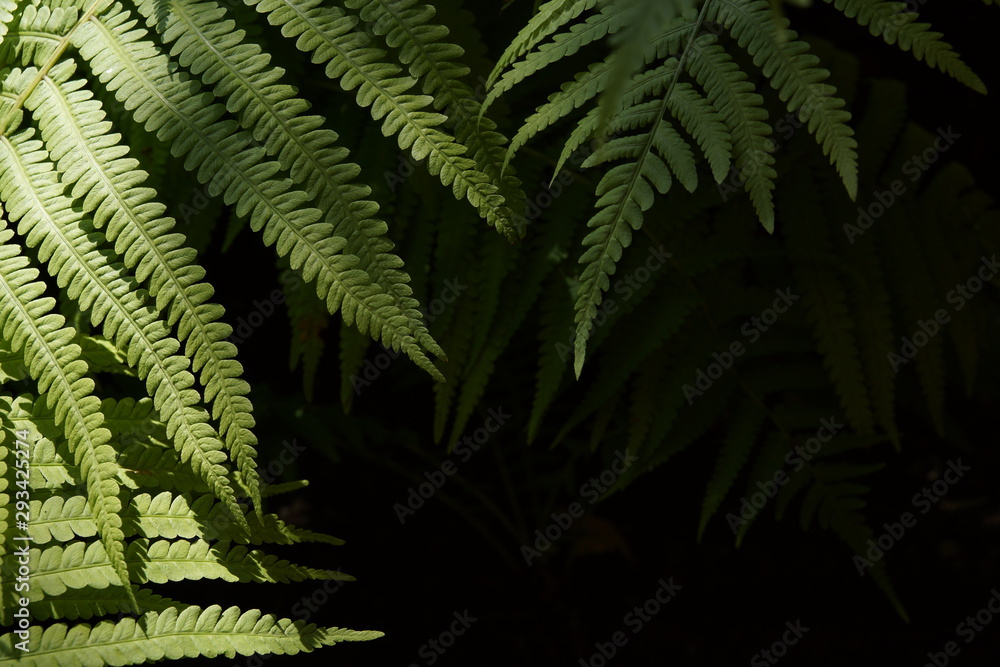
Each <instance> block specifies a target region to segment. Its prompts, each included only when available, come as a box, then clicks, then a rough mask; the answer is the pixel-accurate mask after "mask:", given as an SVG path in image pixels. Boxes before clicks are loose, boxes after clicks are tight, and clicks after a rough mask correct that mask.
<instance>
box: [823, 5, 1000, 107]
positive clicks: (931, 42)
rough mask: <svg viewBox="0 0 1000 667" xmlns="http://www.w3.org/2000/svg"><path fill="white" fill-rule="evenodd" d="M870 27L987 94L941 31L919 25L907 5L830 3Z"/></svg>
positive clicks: (891, 41)
mask: <svg viewBox="0 0 1000 667" xmlns="http://www.w3.org/2000/svg"><path fill="white" fill-rule="evenodd" d="M826 2H828V3H830V4H832V5H833V6H834V7H836V8H837V9H839V10H840V11H842V12H843V13H844V14H846V15H847V16H848V17H850V18H853V19H854V20H855V21H857V22H858V23H859V24H860V25H861V26H863V27H867V28H868V30H869V31H870V32H871V34H872V35H875V36H876V37H881V38H882V39H884V40H885V42H886V43H887V44H890V45H891V44H898V45H899V48H901V49H903V50H904V51H911V52H912V53H913V55H914V56H915V57H916V58H917V59H918V60H923V61H925V62H926V63H927V64H928V65H930V66H931V67H937V68H938V69H939V70H941V71H942V72H944V73H945V74H948V75H949V76H952V77H954V78H955V79H957V80H958V81H960V82H962V83H964V84H965V85H967V86H968V87H969V88H972V89H973V90H975V91H977V92H980V93H983V94H985V93H986V85H985V84H984V83H983V81H982V79H980V78H979V76H977V75H976V74H975V72H973V71H972V70H971V69H970V68H969V66H968V65H966V64H965V63H964V62H963V61H962V59H961V58H960V57H959V55H958V54H957V53H955V51H954V50H953V49H952V47H951V45H950V44H948V43H947V42H945V41H943V40H942V39H941V37H942V35H941V33H939V32H934V31H932V30H930V27H931V26H930V24H928V23H916V20H917V18H918V17H917V14H916V13H914V12H912V11H910V9H909V7H910V5H909V4H908V3H905V2H885V1H884V0H826Z"/></svg>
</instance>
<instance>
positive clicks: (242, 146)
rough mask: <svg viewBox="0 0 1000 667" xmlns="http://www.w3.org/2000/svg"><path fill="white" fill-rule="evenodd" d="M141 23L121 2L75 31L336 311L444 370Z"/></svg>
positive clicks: (106, 73) (148, 120)
mask: <svg viewBox="0 0 1000 667" xmlns="http://www.w3.org/2000/svg"><path fill="white" fill-rule="evenodd" d="M134 25H135V21H134V20H133V19H131V18H130V16H129V13H128V12H127V11H125V10H123V9H120V8H118V9H116V10H113V11H112V12H111V15H110V16H107V17H104V18H102V19H101V20H97V19H91V20H90V21H89V22H88V23H86V24H84V25H82V26H81V27H80V28H79V29H78V30H77V31H76V32H75V33H74V37H75V38H76V41H77V44H78V47H79V48H80V50H81V53H82V54H83V56H84V57H86V58H87V59H88V60H91V61H92V66H93V67H94V69H95V70H96V71H98V72H101V73H102V80H103V81H104V83H105V84H106V85H107V86H108V87H109V88H110V89H111V90H113V91H114V92H115V94H116V96H118V98H119V99H120V100H122V101H123V102H124V101H126V100H127V101H128V104H129V105H137V108H136V112H135V113H136V114H137V115H136V117H137V119H138V120H140V121H142V122H144V123H145V125H146V128H147V130H149V131H151V132H155V133H156V134H157V136H159V137H160V138H161V139H162V140H164V141H170V142H172V143H173V145H174V152H175V153H178V154H179V155H184V156H186V164H187V165H188V166H189V167H191V168H192V169H193V168H194V167H195V166H197V167H198V169H197V173H198V178H199V180H201V181H202V182H203V183H206V184H207V185H208V186H209V189H210V190H211V191H212V192H213V193H215V194H223V196H224V198H225V200H226V201H227V202H228V203H232V204H234V205H235V206H236V210H237V213H239V214H240V215H248V214H249V217H250V224H251V227H252V228H253V229H254V230H255V231H262V232H263V235H264V242H265V243H266V244H268V245H271V244H276V249H277V251H278V253H279V254H280V255H282V256H286V255H287V256H288V257H289V258H290V261H291V266H292V268H293V269H295V270H299V269H301V271H302V274H303V277H304V278H305V279H306V280H307V281H310V282H312V281H315V282H316V290H317V294H318V295H319V296H320V298H322V299H325V301H326V303H327V307H328V308H329V309H330V311H331V312H337V311H338V310H339V311H340V312H341V313H342V315H343V317H344V319H345V320H346V321H347V322H348V323H352V322H353V323H355V324H356V326H357V327H358V328H359V329H360V330H361V331H362V332H365V333H369V332H370V333H371V334H372V335H374V336H377V337H380V338H381V339H382V341H383V342H384V343H385V344H386V345H388V346H392V347H393V348H395V349H400V348H401V349H402V350H403V351H405V352H406V353H407V354H408V355H409V356H410V358H411V359H413V360H414V361H415V362H416V363H417V364H418V365H420V367H421V368H424V369H425V370H427V371H428V372H431V373H432V374H434V375H436V376H438V374H437V371H436V370H435V369H434V366H433V364H432V363H431V362H430V360H429V359H427V357H426V355H425V353H424V351H423V350H422V349H421V347H420V345H419V343H418V342H417V341H416V340H415V338H414V337H413V335H412V333H411V332H410V331H409V329H408V328H407V327H406V322H407V318H406V316H405V315H402V314H400V313H399V311H398V309H397V308H396V307H395V306H394V305H393V303H392V298H391V297H389V296H388V295H387V294H385V293H384V292H383V291H382V290H381V288H380V287H379V286H378V285H376V284H374V283H372V282H370V280H369V277H368V276H367V274H365V273H364V272H363V271H361V270H360V269H357V268H356V266H357V258H356V257H353V256H350V255H345V254H343V252H342V251H343V248H344V247H345V246H346V241H345V240H344V239H343V238H340V237H336V236H332V235H331V234H330V231H331V230H330V226H329V225H328V224H325V223H323V222H320V221H319V219H320V217H321V212H320V211H318V210H317V209H313V208H304V207H303V204H304V203H305V202H306V201H307V197H308V196H307V195H306V194H305V193H303V192H302V191H299V190H294V189H292V187H291V183H290V182H289V181H287V180H278V179H275V178H274V175H275V173H276V172H277V170H278V168H279V165H278V164H277V163H274V162H261V161H260V159H259V158H260V157H261V155H262V153H263V149H261V148H250V149H247V148H246V146H247V145H248V144H249V142H250V140H251V137H250V136H249V135H247V134H246V133H244V132H236V131H234V130H235V128H234V127H233V124H232V123H228V122H216V121H217V119H218V117H219V116H220V115H221V114H222V113H223V112H224V109H223V108H222V107H221V106H220V105H217V104H212V105H210V106H208V107H203V106H202V105H203V104H204V103H205V102H206V99H205V97H204V96H205V94H206V93H203V92H199V85H198V84H197V82H196V81H194V80H192V79H186V78H184V77H183V76H182V75H180V74H177V73H173V72H168V69H167V67H166V62H165V56H163V55H162V54H160V53H159V52H158V51H157V50H156V48H155V46H154V45H153V44H152V43H150V42H147V41H144V40H143V37H144V36H145V31H143V30H135V29H133V27H134ZM118 65H121V66H122V69H121V70H118V69H116V67H117V66H118ZM143 103H144V104H143ZM251 164H252V165H254V166H253V168H252V169H251V168H249V166H250V165H251Z"/></svg>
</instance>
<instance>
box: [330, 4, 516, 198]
mask: <svg viewBox="0 0 1000 667" xmlns="http://www.w3.org/2000/svg"><path fill="white" fill-rule="evenodd" d="M346 5H347V6H348V7H350V8H352V9H356V10H357V9H360V10H361V19H362V20H363V21H366V22H367V23H368V24H369V26H370V27H371V30H372V31H373V32H374V33H375V34H376V35H380V36H382V37H384V38H385V41H386V44H387V45H388V46H389V47H390V48H394V49H398V50H399V60H400V62H401V63H403V64H404V65H406V66H407V67H408V71H409V74H410V76H411V77H413V78H414V79H416V80H417V81H419V82H421V83H422V90H423V93H424V94H425V95H430V96H431V97H432V98H433V99H434V103H433V104H434V108H435V109H437V110H438V111H442V112H444V113H445V115H446V116H447V117H448V121H447V124H448V125H450V126H452V127H453V128H454V129H453V131H454V133H455V140H456V141H457V142H458V143H459V144H461V145H463V146H467V147H468V149H469V154H470V155H471V156H472V157H473V159H474V160H475V161H476V164H477V165H478V167H479V169H480V171H482V172H483V173H485V174H487V175H489V177H490V178H491V179H492V181H493V182H494V183H496V184H498V185H499V186H500V191H501V194H502V195H503V197H504V200H505V201H506V203H507V206H509V207H511V208H512V210H513V212H514V214H515V215H519V213H520V211H519V210H517V208H515V207H518V208H519V207H520V205H521V204H522V203H523V200H524V192H522V191H521V187H520V185H521V184H520V182H519V181H518V180H517V178H516V177H514V175H513V174H512V173H510V172H506V173H505V172H503V169H502V164H503V159H504V154H505V150H504V144H506V142H507V140H506V139H505V138H504V136H503V135H501V134H500V133H498V132H497V131H496V123H494V122H493V121H492V120H491V119H490V118H487V117H483V116H482V114H481V113H480V110H481V104H480V102H481V101H480V100H479V99H477V95H476V92H475V91H473V90H472V88H470V87H469V86H468V85H466V84H465V83H464V82H463V81H462V78H463V77H465V76H466V75H467V74H468V73H469V68H468V67H466V66H465V65H462V64H460V63H459V62H458V61H459V59H460V58H461V57H462V56H463V55H464V51H463V50H462V48H461V47H459V46H457V45H455V44H449V43H448V42H446V41H445V39H446V38H447V37H448V28H446V27H444V26H443V25H435V24H433V23H430V21H431V19H432V18H433V17H434V14H435V11H436V10H435V8H434V7H433V6H432V5H428V4H422V3H420V2H419V1H418V0H377V1H376V2H368V0H349V1H348V2H347V3H346Z"/></svg>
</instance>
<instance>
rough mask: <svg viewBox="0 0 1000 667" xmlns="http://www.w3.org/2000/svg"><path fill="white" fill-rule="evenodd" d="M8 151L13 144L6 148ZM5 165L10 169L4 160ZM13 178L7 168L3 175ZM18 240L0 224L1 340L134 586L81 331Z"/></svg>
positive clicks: (112, 560) (117, 564) (117, 574)
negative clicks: (66, 449)
mask: <svg viewBox="0 0 1000 667" xmlns="http://www.w3.org/2000/svg"><path fill="white" fill-rule="evenodd" d="M5 141H6V140H5ZM4 148H7V146H3V147H2V148H0V150H3V149H4ZM4 157H6V156H4ZM0 162H3V163H4V164H8V163H7V160H6V159H0ZM7 173H8V172H7V170H6V169H5V172H4V175H5V176H6V175H7ZM3 224H4V223H3V220H2V219H0V225H3ZM12 236H13V232H11V231H10V230H8V229H5V228H2V227H0V263H2V264H3V265H4V271H3V272H0V290H2V292H0V296H2V298H0V338H2V339H3V341H4V343H5V344H6V345H9V346H10V347H11V349H13V350H22V349H23V350H24V358H25V361H26V362H27V366H28V370H29V372H30V373H31V376H32V378H33V379H34V380H35V381H36V382H37V383H38V391H39V393H40V394H44V395H45V396H46V399H47V401H48V405H49V407H50V408H51V409H52V410H53V411H54V413H55V417H56V421H57V422H58V423H60V424H62V425H63V427H64V429H65V431H66V435H67V437H68V439H69V443H70V449H71V451H72V452H73V457H74V461H75V463H76V465H78V466H80V469H81V472H82V474H83V475H84V477H85V479H86V482H87V498H88V503H89V505H90V509H91V512H92V513H93V516H94V518H95V521H96V523H97V527H98V530H99V532H100V537H101V541H100V542H99V543H95V544H100V545H101V548H102V550H106V553H107V554H108V558H109V569H110V571H111V573H112V576H113V577H114V578H115V579H116V581H117V583H119V584H121V585H125V586H128V582H129V572H128V568H127V566H126V564H125V535H124V533H123V532H122V520H121V517H120V516H118V513H119V512H120V511H121V508H122V504H121V500H120V498H119V486H118V483H117V481H116V480H115V474H116V469H115V468H116V467H115V464H114V460H115V452H114V448H112V447H111V446H110V445H109V444H108V441H109V440H110V439H111V434H110V432H109V431H108V430H107V429H106V428H103V427H102V426H101V424H102V422H103V421H104V416H103V415H102V414H101V411H100V400H98V399H97V398H96V397H94V396H92V395H91V393H92V392H93V389H94V382H93V380H91V379H90V378H88V377H86V372H87V366H86V364H85V363H84V362H82V361H80V360H79V359H78V357H79V354H80V348H79V346H77V345H73V344H71V343H70V341H71V340H72V338H73V336H74V334H75V332H73V331H72V330H71V329H68V328H64V327H63V322H64V320H63V318H62V317H60V316H59V315H54V314H51V313H50V312H49V311H51V310H52V306H53V305H54V302H53V300H52V299H48V298H42V296H41V295H42V293H43V292H44V291H45V286H44V284H43V283H41V282H38V280H37V278H38V272H37V271H36V270H34V269H30V268H28V260H27V258H25V257H23V256H22V255H21V254H20V252H19V249H18V247H17V246H16V245H13V244H11V242H10V241H11V238H12ZM132 602H133V603H134V599H133V600H132Z"/></svg>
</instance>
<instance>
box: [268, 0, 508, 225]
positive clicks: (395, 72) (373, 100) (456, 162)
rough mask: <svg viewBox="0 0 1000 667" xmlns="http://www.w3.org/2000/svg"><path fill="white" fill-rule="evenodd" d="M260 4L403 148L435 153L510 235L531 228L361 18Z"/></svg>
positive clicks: (447, 174) (421, 154)
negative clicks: (362, 24) (360, 27)
mask: <svg viewBox="0 0 1000 667" xmlns="http://www.w3.org/2000/svg"><path fill="white" fill-rule="evenodd" d="M248 4H251V5H253V6H254V7H255V8H256V9H257V11H258V12H260V13H262V14H265V15H267V17H268V20H269V21H270V22H271V23H272V25H277V26H281V31H282V34H283V35H285V36H286V37H289V38H295V40H296V42H295V44H296V46H297V47H298V48H299V49H300V50H302V51H305V52H310V53H312V59H313V62H315V63H317V64H324V65H325V71H326V75H327V76H328V77H330V78H331V79H334V80H339V81H340V84H341V85H342V86H343V87H344V89H345V90H354V89H355V88H357V89H358V91H357V93H356V97H357V102H358V104H360V105H361V106H364V107H369V108H370V110H371V114H372V117H373V118H374V119H375V120H381V121H382V131H383V133H384V134H385V135H386V136H389V135H396V138H397V141H398V143H399V147H400V148H401V149H403V150H408V151H410V153H411V154H412V155H413V158H414V159H416V160H423V159H425V158H426V159H427V166H428V169H429V170H430V172H431V173H432V174H434V175H435V176H439V177H440V179H441V182H442V183H443V184H444V185H446V186H450V187H451V188H452V192H453V194H454V195H455V197H456V198H465V199H468V200H469V203H471V204H472V205H473V206H475V207H476V208H477V209H478V210H479V213H480V215H481V216H482V217H484V218H486V221H487V222H488V223H489V224H490V226H493V227H496V229H497V230H498V231H499V232H501V233H502V234H504V235H505V236H507V237H508V238H510V239H512V240H513V239H515V238H519V237H520V236H521V235H523V233H524V230H523V229H522V228H521V227H520V226H519V225H518V224H517V220H515V219H514V217H513V214H512V211H511V209H510V208H509V206H508V205H507V204H506V203H505V201H504V198H503V196H502V195H501V194H500V193H499V189H498V187H497V186H496V185H495V184H493V183H492V182H491V181H490V179H489V177H487V176H486V175H485V174H483V173H482V172H481V171H479V169H478V167H477V166H476V163H475V162H474V161H473V160H472V159H470V158H469V157H466V155H465V154H466V152H467V151H466V148H465V147H464V146H462V145H461V144H458V143H456V142H455V140H454V139H453V138H452V137H451V136H449V135H448V134H446V133H445V132H443V131H442V130H441V129H439V126H440V125H441V124H442V123H443V122H444V121H445V117H444V116H443V115H441V114H439V113H435V112H433V111H427V110H425V109H427V107H428V106H430V105H431V102H432V98H430V97H429V96H427V95H420V94H415V93H411V92H409V91H410V90H412V89H413V88H414V86H415V84H416V82H415V81H414V80H413V79H412V78H410V77H409V76H405V75H401V72H400V68H399V66H397V65H395V64H392V63H388V62H385V60H384V56H385V53H384V52H383V51H382V50H381V49H378V48H376V47H374V46H372V45H371V40H370V38H369V37H368V35H366V34H365V33H363V32H360V31H357V30H355V29H354V27H355V24H356V22H357V18H355V17H353V16H350V15H348V14H346V13H344V12H343V11H342V10H341V9H339V8H338V7H333V6H325V5H323V4H322V3H321V2H319V0H290V1H286V0H257V1H254V2H250V3H248Z"/></svg>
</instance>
